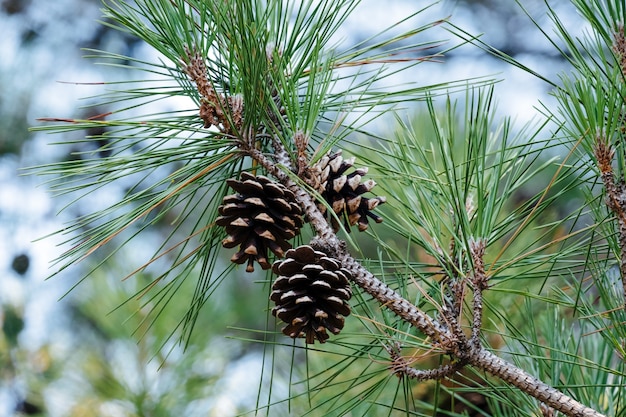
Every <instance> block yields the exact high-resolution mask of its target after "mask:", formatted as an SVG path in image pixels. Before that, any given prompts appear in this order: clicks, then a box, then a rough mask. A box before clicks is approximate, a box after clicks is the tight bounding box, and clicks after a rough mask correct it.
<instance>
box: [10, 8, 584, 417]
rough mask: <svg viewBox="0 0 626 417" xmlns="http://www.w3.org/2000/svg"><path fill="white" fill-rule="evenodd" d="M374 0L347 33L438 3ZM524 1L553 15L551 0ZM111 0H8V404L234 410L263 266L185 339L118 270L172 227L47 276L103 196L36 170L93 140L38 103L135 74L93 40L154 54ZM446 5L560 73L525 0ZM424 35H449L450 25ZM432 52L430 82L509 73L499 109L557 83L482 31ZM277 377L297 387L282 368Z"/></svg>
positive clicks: (246, 405) (69, 108)
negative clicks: (56, 121) (52, 185)
mask: <svg viewBox="0 0 626 417" xmlns="http://www.w3.org/2000/svg"><path fill="white" fill-rule="evenodd" d="M361 3H362V4H361V5H360V7H359V8H358V9H357V11H356V12H355V14H354V16H352V18H350V19H349V21H348V22H347V24H346V26H345V29H344V33H342V34H341V35H342V36H343V37H344V39H345V43H344V44H345V45H347V46H349V45H350V44H352V43H355V42H358V41H361V40H363V39H365V38H367V37H369V36H370V35H372V34H373V33H375V32H377V31H378V30H381V29H383V28H384V27H385V26H387V25H389V24H390V23H392V22H394V21H398V20H400V19H402V18H403V17H404V16H406V15H407V14H409V13H412V12H414V11H415V10H416V9H415V8H416V7H424V6H425V5H426V4H427V3H425V2H415V1H413V0H406V1H400V0H393V1H389V2H381V1H377V0H364V1H362V2H361ZM417 3H420V5H419V6H416V4H417ZM422 3H423V4H422ZM522 4H523V5H524V7H525V8H526V9H527V12H528V13H529V14H530V15H532V16H533V17H535V18H537V21H538V22H539V23H540V24H542V25H545V26H546V27H547V28H549V27H550V25H551V23H550V22H549V21H547V19H546V18H545V17H544V16H545V4H544V2H543V0H522ZM550 5H551V6H552V7H553V8H555V9H557V10H558V11H559V16H561V18H562V19H563V20H564V21H565V22H568V24H571V25H572V26H574V25H576V24H580V23H579V20H578V18H577V17H576V15H575V14H574V13H573V11H572V9H573V8H572V7H571V6H570V5H568V4H567V2H565V1H550ZM101 7H102V4H101V3H100V1H99V0H56V1H48V0H0V34H1V36H0V91H1V93H0V126H1V129H0V249H1V250H0V323H1V325H2V333H1V334H0V416H13V415H23V416H26V415H50V416H96V415H110V416H118V415H120V416H121V415H140V416H143V415H146V416H148V415H149V416H160V415H163V416H170V415H186V416H193V415H203V416H206V415H215V416H226V415H233V414H235V413H237V412H240V411H242V410H246V409H252V408H254V406H255V401H256V397H257V391H258V381H259V380H258V378H257V377H256V375H259V374H260V373H261V371H262V370H263V367H264V366H266V365H264V364H263V361H262V356H261V355H260V353H259V352H258V349H257V348H256V347H255V344H253V343H246V342H245V341H244V340H243V339H245V338H249V339H251V340H253V339H254V337H255V336H254V334H252V333H250V334H245V333H243V336H242V333H241V332H239V333H238V336H239V337H237V338H235V339H233V338H232V337H229V336H232V328H231V327H229V326H235V327H237V328H246V329H255V328H256V329H263V328H265V325H266V323H265V317H264V315H259V314H258V313H257V312H258V311H265V309H266V308H267V305H266V303H265V301H259V305H256V304H255V301H250V300H251V299H252V298H251V297H248V296H246V294H248V293H251V292H252V291H254V290H255V287H254V284H253V283H252V280H250V281H249V282H250V286H249V287H246V286H245V285H242V284H241V282H239V283H238V284H237V286H235V285H234V284H233V283H228V282H225V283H224V284H223V285H222V286H221V287H220V290H219V294H218V296H217V297H215V298H214V300H216V302H215V303H212V304H211V305H209V306H207V307H206V308H205V310H206V314H205V315H204V316H203V317H204V318H201V320H200V322H199V324H198V326H197V328H196V331H195V333H194V337H193V339H192V343H191V344H190V345H189V347H188V348H187V350H186V351H185V352H183V349H182V348H181V347H180V346H177V345H176V344H175V340H168V339H167V336H168V335H169V333H170V332H171V331H172V329H173V328H175V327H176V325H177V324H178V320H179V319H180V316H177V315H178V314H182V313H184V308H185V306H180V308H179V309H176V308H173V309H170V310H168V311H169V313H171V317H170V316H169V315H168V316H163V317H160V318H159V320H157V321H156V323H155V325H154V326H152V327H150V328H145V327H146V326H145V324H144V322H143V321H142V317H141V314H135V315H133V314H132V313H133V312H135V311H137V310H139V311H141V308H140V307H139V304H138V303H136V302H133V299H132V295H133V294H135V292H137V290H138V289H139V288H141V287H142V286H143V285H145V283H146V282H148V281H149V279H150V277H142V276H141V275H139V276H138V277H136V279H133V280H127V281H124V282H121V278H122V277H123V276H124V275H125V273H124V272H122V270H123V268H118V266H119V265H124V263H125V262H126V261H127V260H128V259H130V258H132V256H133V251H137V250H142V251H151V250H152V251H155V250H156V249H157V248H158V245H159V242H146V246H148V247H143V248H137V247H133V246H130V247H128V248H126V249H125V250H124V251H121V252H118V253H117V254H115V256H114V257H113V258H111V260H110V261H109V262H107V263H106V265H103V266H102V267H100V268H97V269H95V270H94V271H93V272H91V273H90V274H89V276H88V279H86V280H85V281H84V282H82V283H80V284H79V280H80V278H81V277H82V276H84V274H86V273H87V272H88V271H90V270H91V267H93V263H91V264H90V263H89V262H90V261H86V262H83V263H81V264H79V265H77V266H76V267H73V268H69V269H68V270H64V271H60V272H59V273H58V274H55V275H54V277H52V278H50V279H48V277H49V276H50V275H51V274H52V273H54V272H57V271H56V269H55V268H54V259H55V258H56V257H57V256H58V255H59V254H60V253H61V251H62V250H63V247H62V243H63V236H62V235H54V236H51V237H46V236H48V235H50V234H52V233H53V232H55V231H57V230H59V229H62V228H63V227H64V225H65V224H67V222H69V221H71V220H72V219H73V218H75V217H76V216H79V215H81V214H85V213H88V212H89V210H90V207H89V204H90V202H89V201H87V202H85V201H83V202H81V203H80V204H79V205H77V206H72V207H70V208H69V209H66V210H63V211H61V209H62V208H64V207H65V206H66V205H67V204H68V202H69V201H68V200H67V198H65V197H62V196H61V197H58V198H53V196H51V195H50V194H49V193H48V191H47V189H46V186H45V184H44V181H45V179H43V178H40V177H36V176H32V175H24V174H25V172H24V171H23V170H24V168H26V167H32V166H36V165H41V164H46V163H50V162H55V161H62V160H65V159H69V158H72V157H74V156H73V155H75V153H76V152H81V151H85V150H89V149H80V147H78V148H77V146H79V145H77V144H72V145H71V146H70V145H60V146H58V145H56V146H51V145H50V143H51V142H61V143H62V142H63V141H64V138H63V137H62V135H55V136H50V135H47V134H45V133H36V134H35V133H31V132H29V127H32V126H37V125H40V124H41V122H39V121H38V120H37V119H38V118H42V117H60V118H70V117H84V115H85V112H84V110H83V109H82V108H81V106H83V105H85V104H89V103H90V99H89V97H90V96H93V95H95V94H98V93H101V92H103V87H102V86H101V85H98V83H99V82H102V81H107V80H120V79H124V77H130V76H131V75H129V74H126V73H125V71H127V70H124V69H122V68H116V67H111V66H102V65H96V60H91V59H85V58H84V57H83V56H84V55H85V54H88V52H87V51H86V49H100V50H106V51H109V52H113V53H118V54H121V55H128V56H137V57H141V56H146V57H151V56H152V53H151V51H150V50H149V49H148V48H147V47H145V45H143V44H142V43H141V42H139V41H137V40H136V39H133V38H131V37H129V36H127V35H125V34H124V33H121V32H118V31H115V30H112V29H110V28H109V27H108V26H105V25H102V24H100V23H98V21H99V20H100V19H101V15H102V14H101V10H100V8H101ZM448 16H450V18H451V20H452V21H453V22H454V23H455V24H456V25H458V26H461V27H463V28H464V29H465V30H467V31H468V32H469V33H473V34H480V33H483V32H484V33H485V35H484V37H483V38H482V40H483V41H484V42H486V43H488V44H491V45H492V46H494V47H495V48H497V49H499V50H502V51H504V52H506V53H507V54H508V55H510V56H512V57H514V58H516V59H518V60H520V61H522V62H523V63H524V64H526V65H528V66H529V67H531V68H534V69H535V70H537V71H538V72H540V73H542V74H544V75H546V76H548V77H552V78H554V77H553V76H554V74H556V73H558V72H559V71H561V70H562V68H563V62H562V61H561V59H562V58H561V56H560V55H559V54H558V53H557V51H556V50H555V49H554V47H552V46H551V45H550V44H549V42H548V41H547V40H546V39H545V38H544V37H543V36H542V35H541V34H540V32H539V31H538V30H537V29H536V28H534V27H533V26H532V23H531V22H530V20H529V19H528V17H527V16H526V15H525V14H524V12H523V11H522V10H521V9H520V8H519V7H518V6H517V5H516V4H515V2H513V1H500V0H475V1H472V0H465V1H461V0H459V1H455V2H453V1H444V2H441V3H438V4H437V5H435V6H433V7H431V8H430V9H428V10H427V11H426V12H425V13H424V14H423V19H424V23H426V22H428V21H430V20H433V19H438V18H445V17H448ZM381 17H384V18H381ZM548 30H549V29H548ZM580 30H584V27H582V26H581V27H580ZM425 36H432V39H433V40H444V39H451V38H452V35H450V34H449V33H448V32H445V31H444V30H443V29H441V28H437V29H434V30H433V31H432V33H427V34H425ZM424 40H427V39H424ZM457 42H459V40H458V39H457V40H455V39H451V40H450V44H454V43H457ZM447 46H449V44H448V45H447ZM85 48H86V49H85ZM419 68H420V71H422V73H420V80H419V81H420V82H423V84H428V83H433V82H443V81H449V80H456V79H462V78H465V77H476V76H484V75H488V74H493V75H494V77H496V78H498V79H503V80H504V81H503V82H501V83H500V84H499V85H498V87H497V88H496V95H497V97H498V102H499V109H500V112H501V113H502V114H503V115H510V116H512V117H514V118H517V119H518V120H519V121H520V122H525V121H528V120H529V119H531V118H532V117H533V116H534V115H535V114H536V113H537V112H536V110H535V106H537V105H538V103H539V101H541V102H542V103H544V104H545V105H548V106H549V105H550V103H551V99H550V97H549V96H548V94H547V93H548V86H547V85H545V84H543V83H541V82H540V81H538V80H537V79H535V78H533V77H531V76H529V75H528V74H527V73H524V72H523V71H520V70H516V69H513V68H510V67H505V66H503V65H502V64H501V62H500V61H498V60H496V59H494V58H492V57H490V56H489V55H488V54H486V53H484V52H482V51H480V50H479V49H478V48H475V47H471V46H464V47H462V48H459V49H457V50H455V51H454V52H453V53H452V54H450V55H448V56H446V57H445V58H444V59H442V60H441V62H440V63H432V64H428V65H424V66H420V67H419ZM411 81H416V80H411ZM101 110H102V113H104V112H106V111H107V109H101ZM382 128H384V127H382ZM389 128H390V129H392V127H391V126H390V127H389ZM92 133H93V132H92ZM84 146H86V147H88V146H93V145H89V144H85V145H84ZM108 192H111V193H112V195H114V194H115V193H114V191H109V190H104V192H103V195H101V196H99V197H98V199H94V200H90V201H91V202H92V203H93V204H94V205H98V206H99V205H100V204H103V201H101V200H100V199H104V200H105V201H106V197H107V193H108ZM163 227H166V226H163ZM151 244H152V245H154V248H150V247H149V245H151ZM142 280H143V281H142ZM77 284H78V285H77ZM191 284H192V283H190V285H191ZM188 290H189V291H192V290H193V287H192V286H190V288H189V289H188ZM129 298H131V301H130V302H127V303H124V302H125V301H126V300H128V299H129ZM120 305H121V307H120V308H116V307H118V306H120ZM259 316H261V317H259ZM142 326H143V328H142ZM137 329H139V331H137ZM287 371H288V370H285V372H287ZM277 381H280V379H279V378H278V379H277ZM285 384H286V383H285ZM274 389H275V390H276V391H278V392H280V391H281V390H287V389H288V387H286V386H285V385H281V384H280V383H277V386H276V387H274ZM207 410H208V411H207Z"/></svg>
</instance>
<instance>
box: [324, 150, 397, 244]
mask: <svg viewBox="0 0 626 417" xmlns="http://www.w3.org/2000/svg"><path fill="white" fill-rule="evenodd" d="M354 160H355V159H354V157H352V158H349V159H343V157H342V156H341V151H338V152H336V153H334V154H332V155H330V154H327V155H325V156H324V157H323V158H322V159H320V160H319V161H318V162H317V163H316V164H315V165H314V166H313V173H314V174H313V175H314V179H315V182H316V183H317V191H318V192H319V193H320V194H321V196H322V197H323V198H324V200H326V202H327V203H328V205H329V206H330V207H331V208H332V209H333V211H334V212H335V214H336V215H337V217H339V218H340V219H343V221H344V227H345V229H346V231H348V232H349V231H350V226H353V225H355V224H358V228H359V231H361V232H362V231H364V230H366V229H367V228H368V226H369V218H371V219H373V220H374V221H375V222H376V223H380V222H382V221H383V219H382V217H380V216H378V215H376V214H374V213H372V210H374V209H375V208H376V207H377V206H378V205H379V204H383V203H384V202H385V201H386V199H385V197H373V198H366V197H363V194H365V193H367V192H369V191H371V190H372V188H374V186H375V185H376V182H375V181H374V180H371V179H370V180H367V181H365V182H361V180H362V179H363V177H364V176H365V175H366V174H367V168H365V167H364V168H359V169H355V170H354V171H352V172H351V173H349V174H346V171H348V170H349V169H350V168H352V166H353V165H354ZM318 208H319V209H320V211H321V212H322V214H326V206H325V205H324V204H322V203H321V202H318ZM329 217H330V218H331V224H332V227H333V229H334V231H335V232H336V231H337V230H339V223H338V222H337V219H336V218H335V217H334V216H329Z"/></svg>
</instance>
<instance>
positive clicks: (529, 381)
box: [245, 149, 603, 417]
mask: <svg viewBox="0 0 626 417" xmlns="http://www.w3.org/2000/svg"><path fill="white" fill-rule="evenodd" d="M245 151H246V152H247V153H248V154H249V155H250V156H251V157H252V158H254V159H255V160H256V161H257V162H259V164H260V165H262V166H263V167H264V168H265V169H266V170H267V171H268V172H270V173H271V174H272V175H274V176H275V177H276V178H277V179H278V180H279V181H280V182H281V183H282V184H283V185H285V186H286V187H287V188H289V189H290V190H291V191H292V192H293V193H294V194H295V196H296V199H297V200H298V202H299V203H300V205H301V207H302V209H303V211H304V212H305V213H306V215H307V216H308V218H309V222H310V223H311V225H312V226H313V228H314V229H315V231H316V233H317V237H316V238H314V239H313V240H312V241H311V246H312V247H314V248H320V249H321V250H323V251H324V252H326V253H328V254H330V255H332V256H334V257H336V258H337V259H338V260H339V261H341V264H342V265H343V267H344V268H346V269H347V270H348V271H350V273H351V280H352V282H353V283H354V284H355V285H357V286H358V287H359V288H361V289H362V290H363V291H365V292H366V293H368V294H369V295H371V296H372V297H373V298H375V299H376V300H377V301H378V303H379V304H380V305H381V306H383V307H386V308H387V309H389V310H391V311H392V312H393V313H395V314H396V315H397V316H398V317H400V318H401V319H402V320H404V321H406V322H407V323H409V324H411V325H412V326H414V327H415V328H417V329H418V330H419V331H421V332H422V333H424V335H426V336H428V337H429V338H430V339H431V340H432V343H433V347H434V348H436V349H440V350H442V351H443V352H445V353H447V354H450V355H452V356H453V357H455V358H457V359H458V360H459V361H460V362H459V363H468V364H470V365H473V366H475V367H476V368H478V369H481V370H483V371H485V372H488V373H490V374H491V375H493V376H496V377H498V378H500V379H502V380H503V381H505V382H507V383H509V384H511V385H513V386H515V387H517V388H519V389H520V390H522V391H523V392H525V393H527V394H529V395H531V396H533V397H534V398H536V399H538V400H539V401H541V402H543V403H545V404H546V405H548V406H550V407H552V408H554V409H555V410H557V411H560V412H562V413H564V414H565V415H567V416H571V417H602V416H603V415H602V414H601V413H598V412H597V411H595V410H593V409H592V408H589V407H587V406H585V405H583V404H581V403H579V402H578V401H576V400H575V399H573V398H571V397H569V396H567V395H566V394H564V393H563V392H561V391H559V390H557V389H556V388H553V387H551V386H550V385H548V384H546V383H544V382H542V381H541V380H539V379H538V378H536V377H534V376H532V375H530V374H529V373H528V372H526V371H524V370H522V369H520V368H518V367H516V366H515V365H513V364H511V363H509V362H507V361H505V360H504V359H502V358H500V357H498V356H496V355H494V354H493V353H491V352H489V351H488V350H486V349H484V348H482V347H476V345H477V344H478V336H477V335H476V336H475V338H474V339H473V340H472V344H470V343H469V341H468V340H467V339H465V338H463V339H459V338H458V337H457V335H456V334H453V333H452V332H451V331H450V330H449V329H448V328H447V327H446V326H445V325H443V324H441V323H439V321H437V320H436V319H434V318H432V317H430V316H428V315H427V314H426V313H424V312H423V311H421V310H420V309H419V308H417V307H416V306H415V305H413V304H412V303H411V302H409V301H408V300H406V299H405V298H403V297H402V296H401V295H400V294H398V293H397V292H396V291H394V290H393V289H391V288H390V287H389V286H387V285H386V284H385V283H383V282H382V281H380V280H379V279H378V278H376V277H375V276H374V275H373V274H372V273H371V272H369V271H368V270H367V269H366V268H365V267H363V265H361V264H360V263H359V262H358V261H357V260H355V259H354V258H353V257H352V256H351V255H350V253H349V252H348V250H347V247H346V244H345V242H342V241H341V240H339V238H338V237H337V235H336V234H335V233H334V231H333V230H332V228H331V227H330V226H329V225H328V223H327V221H326V219H325V218H324V216H323V215H322V214H321V212H320V211H319V209H318V208H317V205H316V204H315V202H314V201H313V199H312V198H311V196H310V194H309V193H308V192H306V191H305V190H304V189H303V188H302V187H301V186H300V185H298V184H297V183H296V182H295V181H293V180H292V179H291V177H290V176H289V175H287V174H285V173H284V172H283V171H282V170H281V169H280V168H279V167H277V166H276V165H275V164H274V163H273V162H272V161H271V160H270V159H269V158H268V157H266V156H265V155H263V154H262V153H261V152H259V151H258V150H257V149H246V150H245ZM481 252H482V251H481V248H480V244H479V243H476V245H475V247H474V252H473V255H474V261H475V262H476V263H477V270H478V271H479V272H478V274H477V277H475V278H474V280H475V287H476V289H477V290H476V291H475V292H479V293H480V292H481V291H482V290H483V289H484V288H485V286H486V277H485V276H484V268H482V270H483V273H482V274H481V272H480V270H481V269H480V260H479V259H480V255H481V254H482V253H481ZM479 301H480V296H479ZM475 311H477V312H476V313H475V314H476V315H479V314H480V308H475ZM475 320H479V319H477V318H475ZM473 332H477V330H473ZM454 370H455V371H456V368H454ZM404 371H405V373H407V374H408V373H413V372H412V371H407V370H406V369H405V370H404ZM450 373H452V368H444V369H442V370H433V371H432V372H428V371H426V372H425V373H419V372H416V373H415V375H416V376H417V375H421V377H423V378H427V377H437V376H445V375H449V374H450Z"/></svg>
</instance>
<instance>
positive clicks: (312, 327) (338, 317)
mask: <svg viewBox="0 0 626 417" xmlns="http://www.w3.org/2000/svg"><path fill="white" fill-rule="evenodd" d="M272 271H273V272H274V273H275V274H276V275H278V278H277V279H276V281H275V282H274V285H273V286H272V290H273V291H272V294H271V296H270V299H271V300H272V301H274V302H275V303H276V307H274V309H272V314H273V315H274V316H275V317H278V318H279V319H281V320H282V321H284V322H285V323H287V326H286V327H284V328H283V329H282V331H283V333H284V334H285V335H287V336H289V337H292V338H294V339H295V338H296V337H304V338H305V340H306V343H314V342H315V340H316V339H317V340H319V341H320V343H324V342H326V340H327V339H328V338H329V335H328V333H327V330H328V331H330V332H331V333H333V334H338V333H339V332H340V331H341V329H343V325H344V317H346V316H348V315H349V314H350V305H349V304H348V300H349V299H350V297H352V290H351V289H350V282H349V281H348V278H349V277H350V272H348V271H347V270H346V269H344V268H341V265H340V263H339V261H337V260H336V259H333V258H330V257H328V256H327V255H326V254H325V253H323V252H320V251H316V250H314V249H313V248H312V247H311V246H309V245H303V246H299V247H297V248H296V249H289V250H288V251H287V253H286V254H285V259H284V260H279V261H276V262H275V263H274V266H273V267H272Z"/></svg>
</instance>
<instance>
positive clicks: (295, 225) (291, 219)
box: [215, 172, 303, 272]
mask: <svg viewBox="0 0 626 417" xmlns="http://www.w3.org/2000/svg"><path fill="white" fill-rule="evenodd" d="M227 183H228V185H229V186H230V187H231V188H232V189H234V190H235V191H237V193H236V194H232V195H228V196H226V197H224V200H223V202H222V205H221V206H220V207H219V209H218V210H219V214H220V216H219V217H218V218H217V219H216V220H215V223H216V224H217V225H218V226H223V227H224V229H225V230H226V233H227V234H228V236H227V237H226V239H224V240H223V241H222V245H223V246H224V247H225V248H234V247H235V246H237V245H239V251H238V252H237V253H235V254H234V255H233V257H232V258H231V261H233V262H235V263H237V264H243V263H244V262H247V263H248V265H247V267H246V271H247V272H252V271H254V261H257V262H258V263H259V265H261V268H263V269H269V268H270V267H271V264H270V262H269V261H268V259H267V256H268V250H269V251H271V252H272V253H274V255H276V256H277V257H279V258H282V257H283V255H284V254H285V251H286V250H288V249H290V248H291V244H290V243H289V242H288V240H289V239H291V238H293V237H294V236H296V235H297V234H298V233H300V228H301V227H302V225H303V219H302V209H301V208H300V206H299V205H298V204H297V203H296V202H295V196H294V194H293V193H292V192H291V191H289V190H288V189H287V188H286V187H285V186H283V185H282V184H279V183H276V182H274V181H272V180H270V179H269V178H267V177H264V176H262V175H260V176H254V175H252V174H250V173H247V172H242V173H241V178H240V180H235V179H230V180H228V181H227Z"/></svg>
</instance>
